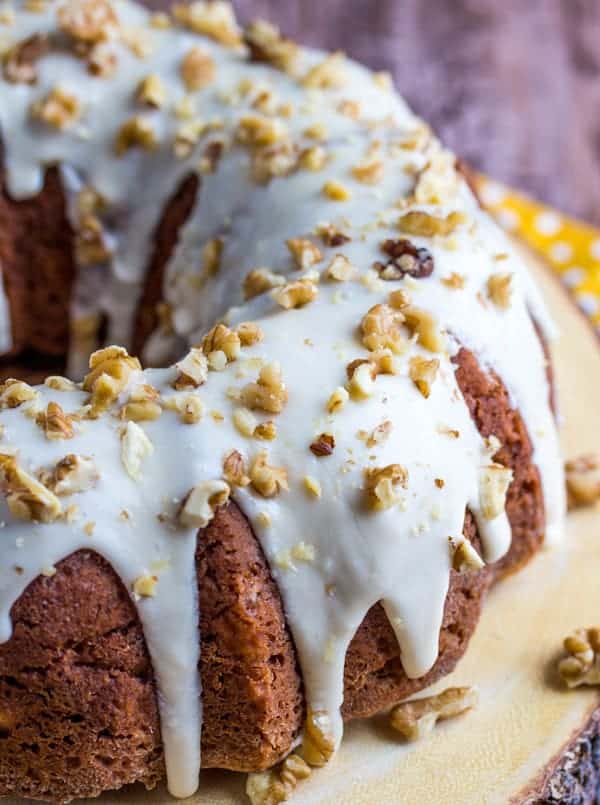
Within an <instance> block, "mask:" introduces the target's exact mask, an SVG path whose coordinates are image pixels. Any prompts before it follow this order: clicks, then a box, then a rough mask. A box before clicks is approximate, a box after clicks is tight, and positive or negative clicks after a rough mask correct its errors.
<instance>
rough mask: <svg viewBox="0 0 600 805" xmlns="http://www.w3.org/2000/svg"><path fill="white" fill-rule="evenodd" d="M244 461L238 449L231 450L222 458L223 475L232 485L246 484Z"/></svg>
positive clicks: (246, 476) (247, 480) (246, 475)
mask: <svg viewBox="0 0 600 805" xmlns="http://www.w3.org/2000/svg"><path fill="white" fill-rule="evenodd" d="M247 473H248V470H247V467H246V461H245V460H244V457H243V455H242V454H241V453H240V452H239V450H231V451H230V452H229V453H227V455H226V456H225V458H224V459H223V477H224V478H225V480H226V481H228V482H229V483H230V484H231V485H232V486H248V484H249V483H250V478H249V477H248V474H247Z"/></svg>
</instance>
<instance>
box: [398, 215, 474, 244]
mask: <svg viewBox="0 0 600 805" xmlns="http://www.w3.org/2000/svg"><path fill="white" fill-rule="evenodd" d="M465 221H466V216H465V215H464V213H462V212H451V213H450V214H449V215H447V216H446V217H445V218H438V217H437V216H436V215H430V214H429V213H428V212H420V211H416V210H413V211H411V212H407V213H404V215H402V216H401V217H400V220H399V221H398V226H399V227H400V229H401V230H402V231H403V232H408V234H409V235H421V236H422V237H424V238H432V237H434V236H435V235H441V236H442V237H447V236H448V235H451V234H452V233H453V232H454V231H455V230H456V229H457V228H458V227H459V226H460V225H461V224H464V223H465Z"/></svg>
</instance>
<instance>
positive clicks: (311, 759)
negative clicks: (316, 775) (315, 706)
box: [300, 709, 335, 768]
mask: <svg viewBox="0 0 600 805" xmlns="http://www.w3.org/2000/svg"><path fill="white" fill-rule="evenodd" d="M334 751H335V742H334V740H333V737H332V730H331V720H330V718H329V715H328V714H327V713H326V712H325V711H321V710H310V709H309V711H308V713H307V714H306V722H305V725H304V737H303V739H302V746H301V748H300V755H301V757H302V758H303V759H304V760H305V761H306V762H307V763H308V764H309V765H310V766H315V767H317V768H320V767H321V766H325V765H326V764H327V762H328V761H329V760H330V758H331V757H332V755H333V753H334Z"/></svg>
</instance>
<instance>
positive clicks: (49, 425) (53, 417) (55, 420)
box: [36, 402, 75, 439]
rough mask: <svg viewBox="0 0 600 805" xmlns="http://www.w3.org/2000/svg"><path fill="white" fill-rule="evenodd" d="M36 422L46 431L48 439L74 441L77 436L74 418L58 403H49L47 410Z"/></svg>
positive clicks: (38, 416) (39, 415)
mask: <svg viewBox="0 0 600 805" xmlns="http://www.w3.org/2000/svg"><path fill="white" fill-rule="evenodd" d="M36 422H37V424H38V425H39V426H40V427H41V428H43V429H44V433H45V435H46V439H72V438H73V436H74V435H75V430H74V429H73V417H72V416H69V415H67V414H65V412H64V411H63V409H62V408H61V406H60V405H59V404H58V403H56V402H49V403H48V405H47V406H46V410H45V411H42V412H40V413H39V414H38V415H37V417H36Z"/></svg>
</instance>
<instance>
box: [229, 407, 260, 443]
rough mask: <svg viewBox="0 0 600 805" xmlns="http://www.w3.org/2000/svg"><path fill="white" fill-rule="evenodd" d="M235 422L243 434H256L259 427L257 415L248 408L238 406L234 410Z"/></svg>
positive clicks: (239, 431)
mask: <svg viewBox="0 0 600 805" xmlns="http://www.w3.org/2000/svg"><path fill="white" fill-rule="evenodd" d="M233 424H234V425H235V427H236V429H237V431H238V433H240V434H241V435H242V436H248V437H250V436H254V431H255V429H256V427H257V425H256V417H255V416H254V414H253V413H252V412H251V411H249V410H248V409H247V408H236V409H235V411H234V412H233Z"/></svg>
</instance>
